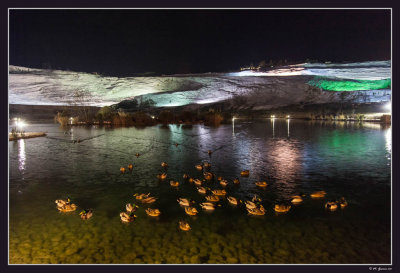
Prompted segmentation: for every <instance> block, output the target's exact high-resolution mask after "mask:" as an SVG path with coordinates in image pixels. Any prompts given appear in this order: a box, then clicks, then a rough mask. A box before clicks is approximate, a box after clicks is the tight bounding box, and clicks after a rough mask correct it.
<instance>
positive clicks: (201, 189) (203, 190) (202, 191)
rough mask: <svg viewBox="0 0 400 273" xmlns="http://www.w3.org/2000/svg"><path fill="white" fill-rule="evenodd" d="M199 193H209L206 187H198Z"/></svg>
mask: <svg viewBox="0 0 400 273" xmlns="http://www.w3.org/2000/svg"><path fill="white" fill-rule="evenodd" d="M197 191H198V192H199V193H201V194H206V193H207V188H204V187H197Z"/></svg>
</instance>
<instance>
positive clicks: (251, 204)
mask: <svg viewBox="0 0 400 273" xmlns="http://www.w3.org/2000/svg"><path fill="white" fill-rule="evenodd" d="M244 204H245V205H246V208H247V209H255V208H257V205H256V204H255V203H254V202H252V201H249V200H247V201H245V202H244Z"/></svg>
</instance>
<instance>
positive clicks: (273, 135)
mask: <svg viewBox="0 0 400 273" xmlns="http://www.w3.org/2000/svg"><path fill="white" fill-rule="evenodd" d="M271 123H272V137H275V117H273V118H271Z"/></svg>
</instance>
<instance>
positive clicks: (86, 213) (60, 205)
mask: <svg viewBox="0 0 400 273" xmlns="http://www.w3.org/2000/svg"><path fill="white" fill-rule="evenodd" d="M55 203H56V204H57V209H58V210H59V211H60V212H72V211H75V210H76V209H77V208H78V206H77V205H75V204H71V199H70V198H69V197H67V200H62V199H59V200H56V201H55ZM79 216H80V217H81V219H82V220H87V219H89V218H91V217H92V216H93V210H92V209H84V210H82V211H81V212H80V213H79Z"/></svg>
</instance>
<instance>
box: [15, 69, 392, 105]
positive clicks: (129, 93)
mask: <svg viewBox="0 0 400 273" xmlns="http://www.w3.org/2000/svg"><path fill="white" fill-rule="evenodd" d="M390 73H391V65H390V62H389V61H384V62H364V63H352V64H299V65H293V66H287V67H283V68H279V69H275V70H270V71H267V72H253V71H241V72H234V73H208V74H191V75H174V76H159V77H125V78H118V77H105V76H101V75H96V74H90V73H82V72H72V71H61V70H44V69H31V68H26V67H17V66H10V67H9V103H10V104H29V105H63V104H69V103H70V102H71V100H73V94H74V93H75V91H85V92H86V93H88V94H90V96H88V97H87V98H86V100H87V102H83V103H87V104H90V105H93V106H103V105H111V104H114V103H118V102H120V101H122V100H125V99H130V98H134V97H137V96H143V97H144V98H151V99H153V100H154V101H155V102H156V106H162V107H165V106H181V105H188V104H206V103H214V102H219V101H224V100H228V99H233V101H235V100H236V102H237V103H242V104H243V105H241V106H242V107H253V108H254V109H268V108H271V107H275V106H283V105H289V104H296V103H300V102H303V103H304V102H306V103H325V102H335V101H339V100H342V99H343V97H340V92H331V91H322V90H317V89H315V88H310V85H309V84H307V82H308V81H309V80H311V79H312V78H314V77H316V76H322V77H329V78H334V79H335V80H341V79H343V80H347V79H351V80H381V79H388V78H389V79H390V78H391V74H390ZM349 93H351V94H348V95H346V99H354V100H360V99H361V100H367V101H382V100H383V101H385V100H389V99H390V90H380V91H369V92H368V91H354V92H349ZM365 94H368V96H367V98H366V97H365Z"/></svg>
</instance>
